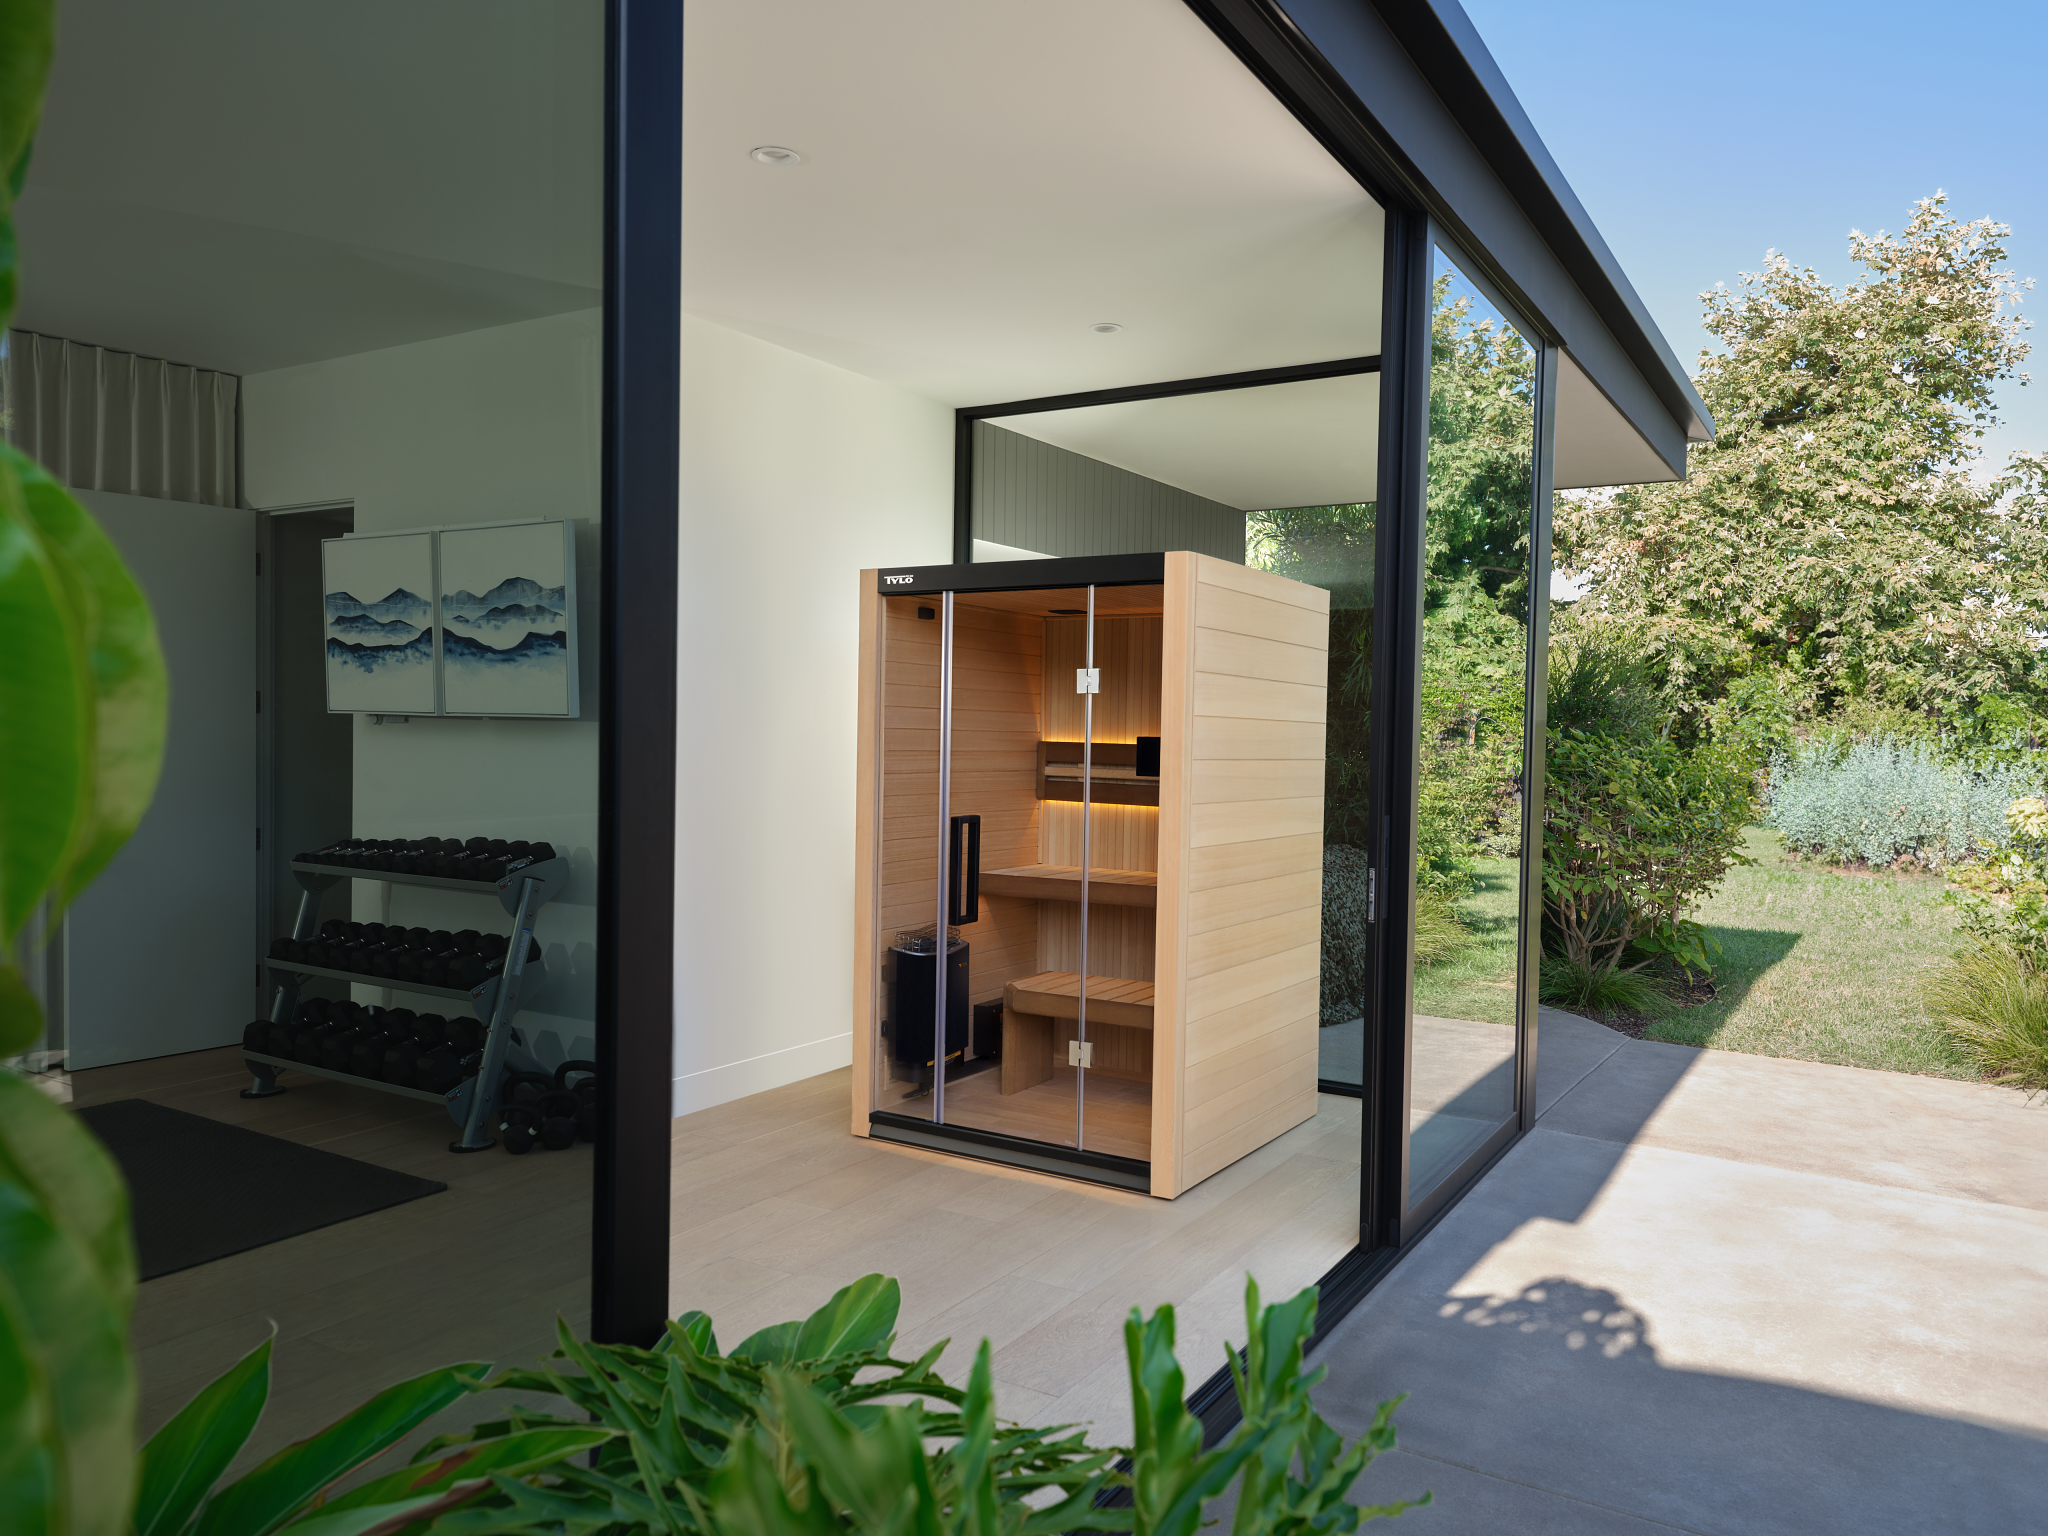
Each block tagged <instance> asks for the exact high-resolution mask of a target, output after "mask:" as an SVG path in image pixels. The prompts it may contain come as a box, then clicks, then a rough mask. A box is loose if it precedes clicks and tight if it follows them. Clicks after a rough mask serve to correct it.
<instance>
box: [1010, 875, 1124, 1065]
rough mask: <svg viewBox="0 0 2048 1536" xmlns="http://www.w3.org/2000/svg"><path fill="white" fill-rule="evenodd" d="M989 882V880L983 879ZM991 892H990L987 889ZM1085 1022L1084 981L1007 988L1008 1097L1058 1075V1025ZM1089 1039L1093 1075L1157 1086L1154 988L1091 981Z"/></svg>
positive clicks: (1048, 980) (1060, 978) (1058, 977)
mask: <svg viewBox="0 0 2048 1536" xmlns="http://www.w3.org/2000/svg"><path fill="white" fill-rule="evenodd" d="M983 878H984V880H985V879H986V877H985V876H984V877H983ZM984 889H986V886H984ZM1080 1016H1081V978H1080V977H1079V976H1078V975H1076V974H1075V973H1074V972H1072V971H1040V972H1039V973H1038V974H1037V975H1036V976H1026V977H1025V978H1024V979H1023V980H1021V981H1012V982H1008V983H1005V984H1004V987H1003V1063H1002V1080H1001V1081H1002V1091H1003V1092H1004V1093H1021V1092H1023V1091H1024V1090H1025V1089H1026V1088H1034V1087H1036V1086H1037V1085H1038V1084H1040V1083H1043V1082H1046V1081H1048V1080H1049V1079H1050V1078H1051V1077H1052V1075H1053V1073H1054V1072H1055V1071H1056V1070H1057V1069H1058V1060H1059V1050H1060V1044H1059V1043H1060V1040H1061V1039H1062V1038H1064V1032H1063V1031H1061V1030H1059V1029H1057V1028H1056V1027H1055V1026H1054V1020H1056V1019H1077V1018H1079V1017H1080ZM1088 1029H1089V1039H1091V1040H1093V1041H1095V1042H1096V1043H1097V1046H1098V1055H1097V1065H1096V1066H1095V1067H1093V1068H1092V1069H1091V1070H1093V1071H1096V1072H1100V1073H1102V1074H1103V1075H1104V1076H1106V1077H1123V1078H1133V1079H1136V1080H1137V1081H1139V1082H1150V1081H1151V1080H1152V983H1151V982H1149V981H1130V980H1127V979H1126V978H1124V977H1122V976H1090V977H1089V978H1088Z"/></svg>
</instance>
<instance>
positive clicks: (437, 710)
mask: <svg viewBox="0 0 2048 1536" xmlns="http://www.w3.org/2000/svg"><path fill="white" fill-rule="evenodd" d="M571 533H572V525H571V524H569V523H567V522H546V523H506V524H494V525H492V524H487V525H484V526H481V527H474V528H443V529H440V530H437V531H431V532H426V533H401V534H373V535H364V536H351V537H349V538H345V539H330V540H327V541H326V542H325V544H324V545H323V546H322V560H323V569H324V573H325V578H324V583H323V584H324V586H325V589H326V597H325V603H326V609H327V612H326V623H327V631H326V633H327V708H328V710H329V711H330V712H331V713H337V714H346V713H358V712H360V713H368V714H390V715H486V716H493V717H500V716H535V717H542V718H554V719H564V718H570V717H573V716H574V715H575V714H576V712H577V693H576V640H575V636H576V601H575V588H576V570H575V546H574V544H573V543H572V541H571ZM437 599H438V601H437Z"/></svg>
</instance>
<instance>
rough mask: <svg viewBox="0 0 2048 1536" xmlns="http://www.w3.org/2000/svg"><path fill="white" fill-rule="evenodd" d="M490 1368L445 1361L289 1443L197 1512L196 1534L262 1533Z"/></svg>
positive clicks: (231, 1535) (394, 1441)
mask: <svg viewBox="0 0 2048 1536" xmlns="http://www.w3.org/2000/svg"><path fill="white" fill-rule="evenodd" d="M487 1370H488V1367H486V1366H484V1365H482V1364H479V1363H476V1362H471V1363H468V1364H464V1365H448V1366H443V1367H442V1368H441V1369H439V1370H436V1371H428V1372H427V1373H426V1374H425V1375H423V1376H415V1377H413V1378H412V1379H411V1380H410V1381H402V1382H400V1383H398V1385H397V1386H394V1387H386V1388H385V1389H384V1390H383V1391H382V1392H379V1393H378V1394H377V1395H376V1396H375V1397H373V1398H371V1399H370V1400H369V1401H368V1402H367V1403H365V1404H363V1406H362V1407H360V1408H358V1409H356V1410H355V1411H354V1412H353V1413H351V1414H349V1415H347V1416H346V1417H344V1418H342V1419H340V1420H338V1421H336V1422H335V1423H333V1424H330V1425H329V1426H328V1427H327V1428H325V1429H323V1430H321V1431H320V1433H319V1434H317V1435H314V1436H312V1437H311V1438H309V1439H305V1440H300V1441H298V1442H296V1443H295V1444H292V1445H288V1446H286V1447H285V1448H284V1449H283V1450H281V1451H279V1452H278V1453H277V1454H276V1455H275V1456H272V1457H271V1458H270V1459H269V1460H268V1461H266V1462H264V1463H263V1465H261V1466H260V1467H257V1468H256V1469H255V1470H253V1471H251V1472H249V1473H247V1474H245V1475H244V1476H243V1477H241V1478H239V1479H238V1480H236V1481H235V1482H232V1483H230V1484H228V1486H227V1487H225V1488H223V1489H221V1491H220V1492H219V1493H217V1494H215V1495H214V1496H213V1498H212V1499H210V1500H209V1501H208V1502H207V1505H206V1508H205V1510H204V1511H202V1512H201V1514H200V1516H199V1521H198V1524H197V1525H196V1526H195V1528H194V1529H195V1531H196V1536H267V1533H268V1532H270V1531H274V1530H276V1529H277V1528H278V1527H279V1526H281V1525H282V1524H284V1522H285V1521H286V1520H288V1519H290V1518H291V1517H292V1516H293V1515H294V1514H296V1513H298V1512H299V1511H300V1510H301V1509H302V1508H304V1507H305V1505H306V1503H307V1501H308V1500H310V1499H312V1498H313V1497H314V1496H315V1495H316V1494H318V1493H319V1492H320V1491H321V1490H322V1489H324V1488H326V1487H328V1486H329V1485H330V1484H332V1483H333V1482H334V1481H335V1480H336V1479H337V1478H340V1477H344V1476H346V1475H347V1474H348V1473H350V1472H352V1471H354V1470H355V1469H356V1468H357V1467H359V1466H361V1465H363V1463H365V1462H367V1461H369V1460H370V1459H371V1458H373V1457H375V1456H379V1455H381V1454H382V1453H383V1452H385V1451H387V1450H389V1449H390V1448H391V1447H392V1446H394V1445H396V1444H397V1443H398V1442H399V1441H400V1440H402V1439H404V1438H405V1436H406V1435H408V1434H410V1433H411V1432H412V1431H413V1430H414V1429H415V1428H416V1427H417V1426H419V1425H420V1424H421V1423H423V1422H425V1421H426V1420H427V1419H429V1418H431V1417H432V1416H433V1415H434V1414H436V1413H439V1412H440V1411H441V1410H442V1409H443V1408H446V1407H447V1406H448V1405H449V1404H450V1403H452V1402H455V1401H457V1400H459V1399H460V1398H461V1397H462V1396H463V1395H464V1394H465V1393H467V1392H468V1391H470V1390H471V1389H472V1387H473V1386H475V1384H476V1383H478V1382H479V1381H481V1380H482V1379H483V1376H484V1374H485V1372H486V1371H487Z"/></svg>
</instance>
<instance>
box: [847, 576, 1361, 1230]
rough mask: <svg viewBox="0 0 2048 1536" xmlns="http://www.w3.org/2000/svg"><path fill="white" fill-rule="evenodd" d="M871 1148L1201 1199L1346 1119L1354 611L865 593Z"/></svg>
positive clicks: (1269, 582) (933, 587)
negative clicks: (1345, 619)
mask: <svg viewBox="0 0 2048 1536" xmlns="http://www.w3.org/2000/svg"><path fill="white" fill-rule="evenodd" d="M861 605H862V621H861V631H860V634H861V650H860V679H861V681H860V717H859V740H860V761H859V774H858V806H857V814H856V822H857V827H856V839H857V849H856V851H857V868H856V877H857V883H856V897H855V924H856V945H857V947H856V976H855V996H854V1007H855V1020H854V1041H855V1047H854V1090H853V1101H854V1102H853V1130H854V1134H855V1135H859V1136H874V1137H880V1138H884V1139H887V1140H892V1141H897V1142H902V1143H907V1144H910V1145H914V1146H918V1147H922V1148H926V1149H928V1150H935V1151H940V1152H946V1153H950V1154H953V1155H957V1156H962V1157H971V1158H977V1159H982V1160H992V1161H996V1162H1002V1163H1008V1164H1011V1165H1013V1166H1018V1167H1025V1168H1032V1169H1036V1170H1039V1171H1041V1172H1046V1173H1052V1174H1057V1175H1061V1176H1065V1177H1070V1178H1078V1179H1086V1180H1091V1181H1094V1182H1098V1183H1107V1184H1112V1185H1117V1186H1120V1187H1123V1188H1127V1189H1136V1190H1142V1191H1145V1192H1148V1193H1150V1194H1152V1195H1156V1196H1159V1197H1162V1198H1168V1199H1170V1198H1172V1197H1174V1196H1177V1195H1179V1194H1180V1193H1182V1192H1183V1191H1184V1190H1187V1189H1190V1188H1192V1187H1193V1186H1194V1185H1196V1184H1198V1183H1200V1182H1201V1181H1202V1180H1203V1179H1205V1178H1207V1177H1209V1176H1210V1175H1211V1174H1213V1173H1215V1172H1217V1171H1218V1170H1219V1169H1222V1168H1225V1167H1228V1166H1229V1165H1230V1164H1231V1163H1233V1162H1235V1161H1237V1160H1238V1159H1239V1158H1241V1157H1244V1156H1245V1155H1246V1154H1248V1153H1250V1152H1252V1151H1255V1150H1256V1149H1257V1148H1259V1147H1261V1146H1264V1145H1265V1144H1266V1143H1267V1142H1269V1141H1271V1140H1272V1139H1273V1138H1274V1137H1276V1136H1279V1135H1281V1134H1282V1133H1283V1132H1285V1131H1287V1130H1289V1129H1290V1128H1292V1127H1293V1126H1296V1125H1299V1124H1300V1123H1301V1122H1302V1121H1304V1120H1306V1119H1308V1118H1309V1117H1310V1116H1311V1115H1313V1114H1314V1113H1315V1110H1316V1081H1317V1062H1316V1004H1317V989H1318V978H1319V968H1320V925H1321V919H1322V842H1323V839H1322V824H1323V756H1324V696H1325V684H1326V678H1327V670H1328V661H1327V652H1328V640H1329V595H1328V594H1327V593H1326V592H1324V591H1322V590H1321V589H1320V588H1316V587H1309V586H1303V585H1301V584H1300V583H1298V582H1292V581H1288V580H1286V579H1284V578H1282V577H1279V576H1275V575H1272V574H1270V573H1268V572H1265V571H1258V570H1252V569H1248V568H1247V567H1245V566H1242V565H1235V564H1232V563H1230V562H1229V561H1225V560H1219V559H1216V558H1213V557H1211V556H1207V555H1198V554H1191V553H1169V554H1164V555H1160V554H1152V555H1127V556H1100V557H1088V558H1083V559H1065V560H1061V559H1049V560H1020V561H1010V562H1003V563H994V564H981V565H956V566H921V567H911V568H898V569H893V570H892V569H887V568H884V569H880V570H869V571H864V572H863V573H862V574H861Z"/></svg>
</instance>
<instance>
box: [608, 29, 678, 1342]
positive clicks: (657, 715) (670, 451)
mask: <svg viewBox="0 0 2048 1536" xmlns="http://www.w3.org/2000/svg"><path fill="white" fill-rule="evenodd" d="M682 84H683V15H682V4H681V0H609V4H608V5H607V8H606V18H605V119H606V121H605V285H604V528H603V548H604V605H603V615H602V638H601V641H600V647H599V654H600V656H601V658H602V659H601V666H602V669H603V676H602V679H601V683H600V687H599V697H600V699H601V700H602V703H601V705H600V711H601V720H600V725H599V743H600V745H599V756H598V779H599V791H598V793H599V799H598V904H597V920H598V928H597V1041H598V1045H597V1056H598V1067H599V1069H600V1075H599V1078H598V1085H599V1089H598V1091H599V1113H598V1124H599V1125H600V1127H602V1131H601V1133H600V1135H599V1138H598V1142H597V1148H596V1152H597V1157H596V1173H595V1181H596V1187H595V1189H594V1191H593V1201H594V1209H593V1213H592V1214H593V1217H594V1221H593V1229H594V1230H593V1242H592V1254H591V1276H590V1281H591V1287H590V1289H591V1294H590V1314H591V1316H590V1329H591V1333H592V1335H593V1337H595V1338H598V1339H601V1340H606V1341H610V1342H619V1343H633V1344H651V1343H652V1342H653V1341H654V1340H655V1339H657V1338H658V1337H660V1335H661V1331H662V1325H663V1323H664V1322H665V1321H666V1320H667V1317H668V1233H669V1208H668V1201H669V1122H670V1118H671V1107H672V1105H671V1092H672V1089H671V1079H672V1076H673V1072H674V1067H673V1061H674V1031H675V1025H674V1002H675V983H674V969H675V953H674V951H675V879H676V874H675V816H676V581H677V571H676V562H677V529H676V477H677V466H678V459H677V436H678V416H679V412H680V409H681V401H680V381H679V378H678V369H679V365H680V326H681V323H682V299H681V291H680V276H679V274H680V272H681V266H682Z"/></svg>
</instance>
